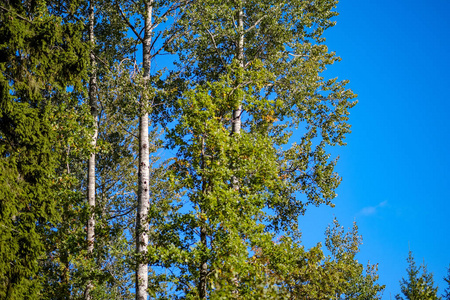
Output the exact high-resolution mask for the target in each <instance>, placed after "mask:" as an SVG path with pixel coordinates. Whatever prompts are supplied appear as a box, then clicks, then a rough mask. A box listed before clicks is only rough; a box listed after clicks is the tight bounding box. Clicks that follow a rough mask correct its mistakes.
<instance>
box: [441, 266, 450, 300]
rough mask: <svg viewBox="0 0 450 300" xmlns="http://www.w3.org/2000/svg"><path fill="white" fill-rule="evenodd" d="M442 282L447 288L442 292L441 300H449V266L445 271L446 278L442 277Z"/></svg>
mask: <svg viewBox="0 0 450 300" xmlns="http://www.w3.org/2000/svg"><path fill="white" fill-rule="evenodd" d="M444 281H445V282H446V283H447V288H446V289H445V291H444V295H442V299H445V300H449V299H450V266H449V267H448V269H447V276H445V277H444Z"/></svg>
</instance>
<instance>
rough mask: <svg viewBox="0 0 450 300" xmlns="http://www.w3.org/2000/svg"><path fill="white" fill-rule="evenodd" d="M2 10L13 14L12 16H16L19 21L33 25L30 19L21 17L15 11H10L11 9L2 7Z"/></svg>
mask: <svg viewBox="0 0 450 300" xmlns="http://www.w3.org/2000/svg"><path fill="white" fill-rule="evenodd" d="M0 8H1V9H3V10H4V11H7V12H9V13H12V14H15V15H16V16H17V17H18V18H19V19H21V20H23V21H25V22H28V23H29V24H33V22H31V21H30V20H28V19H27V18H25V17H22V16H21V15H19V14H18V13H16V12H15V11H12V10H10V9H7V8H6V7H3V6H1V5H0Z"/></svg>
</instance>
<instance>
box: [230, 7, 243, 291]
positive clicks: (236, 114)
mask: <svg viewBox="0 0 450 300" xmlns="http://www.w3.org/2000/svg"><path fill="white" fill-rule="evenodd" d="M242 2H243V1H240V2H239V10H238V18H237V19H238V47H237V53H236V56H237V59H238V62H239V70H238V73H237V78H236V79H237V86H238V90H237V93H238V95H239V96H238V97H239V99H237V100H238V105H237V108H236V109H235V110H234V111H233V126H232V135H234V136H235V137H236V138H238V137H239V135H240V134H241V127H242V121H241V115H242V103H243V101H244V99H243V96H242V93H241V92H240V91H239V85H240V84H241V83H242V82H243V78H242V77H243V72H244V11H243V3H242ZM231 181H232V184H233V189H235V190H236V191H238V190H239V189H240V186H239V180H238V178H237V177H236V175H233V177H232V178H231ZM231 280H232V282H233V284H234V285H235V286H236V289H235V290H233V294H234V295H235V296H237V295H238V294H239V290H238V286H239V279H238V277H237V276H234V277H233V278H232V279H231Z"/></svg>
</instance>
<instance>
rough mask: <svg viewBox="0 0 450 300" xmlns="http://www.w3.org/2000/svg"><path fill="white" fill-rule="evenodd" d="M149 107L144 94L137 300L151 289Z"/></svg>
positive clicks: (147, 41)
mask: <svg viewBox="0 0 450 300" xmlns="http://www.w3.org/2000/svg"><path fill="white" fill-rule="evenodd" d="M152 5H153V0H149V1H147V2H146V3H145V15H144V19H145V27H144V41H143V45H142V46H143V71H144V73H143V75H144V84H145V85H148V81H149V80H150V67H151V54H150V50H151V49H150V48H151V42H152V13H153V6H152ZM148 104H149V99H148V98H147V96H146V93H145V92H144V93H143V94H142V96H141V103H140V110H141V111H140V116H139V183H138V184H139V185H138V207H137V216H136V252H137V258H138V260H137V266H136V300H147V288H148V264H147V262H146V258H145V256H146V254H147V246H148V226H149V222H148V212H149V207H150V195H149V179H150V170H149V168H150V161H149V140H148V126H149V118H148Z"/></svg>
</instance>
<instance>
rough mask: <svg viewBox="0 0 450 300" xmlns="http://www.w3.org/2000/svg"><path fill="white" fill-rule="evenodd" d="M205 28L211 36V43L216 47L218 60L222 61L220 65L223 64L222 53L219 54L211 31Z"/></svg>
mask: <svg viewBox="0 0 450 300" xmlns="http://www.w3.org/2000/svg"><path fill="white" fill-rule="evenodd" d="M205 29H206V31H207V32H208V33H209V36H210V37H211V40H212V42H213V45H214V49H216V52H217V55H219V58H220V61H221V62H222V65H224V66H225V61H224V60H223V58H222V55H220V51H219V48H217V44H216V40H215V38H214V35H213V34H212V32H211V31H209V29H208V28H205Z"/></svg>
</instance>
